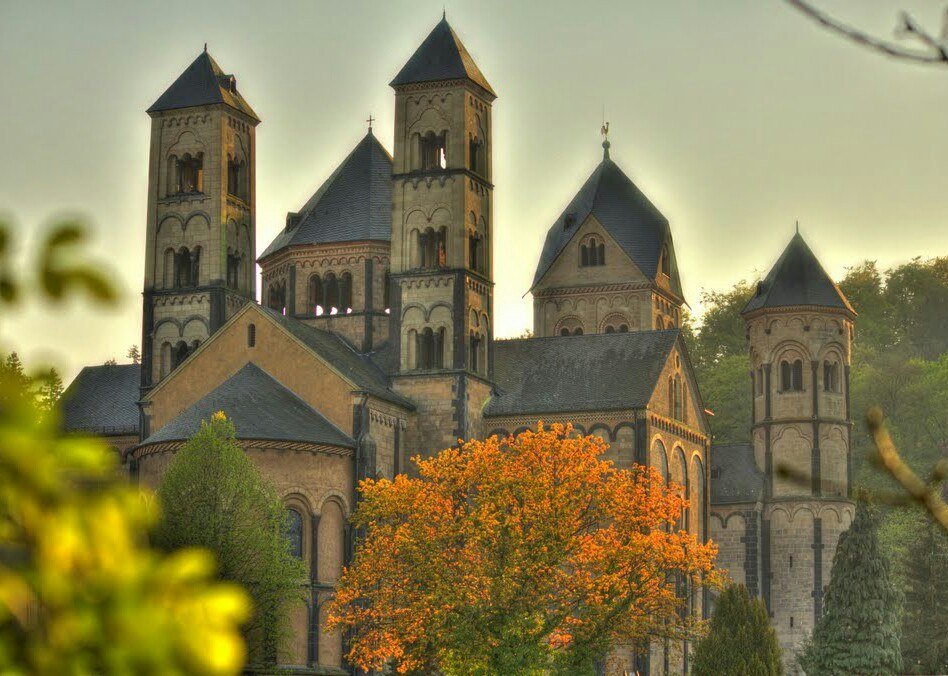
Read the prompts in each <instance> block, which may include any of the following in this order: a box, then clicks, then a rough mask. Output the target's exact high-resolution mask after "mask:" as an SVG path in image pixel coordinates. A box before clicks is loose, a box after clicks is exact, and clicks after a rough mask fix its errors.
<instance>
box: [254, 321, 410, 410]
mask: <svg viewBox="0 0 948 676" xmlns="http://www.w3.org/2000/svg"><path fill="white" fill-rule="evenodd" d="M260 309H261V310H262V311H263V312H266V313H268V314H269V315H270V316H271V317H273V318H274V319H275V320H276V322H277V323H278V324H280V325H281V326H283V327H284V328H285V329H286V330H287V331H289V332H290V333H291V334H293V335H294V336H295V337H296V338H297V339H298V340H299V341H300V342H302V343H303V344H304V345H306V346H307V347H308V348H310V349H311V350H312V351H313V352H315V353H316V354H318V355H319V356H320V357H321V358H322V359H324V360H325V361H326V362H328V363H329V364H331V365H332V366H333V368H335V369H336V370H337V371H339V372H340V373H342V374H343V375H344V376H346V377H347V378H349V379H350V380H351V381H352V382H354V383H355V384H356V386H357V387H358V388H360V389H361V390H363V391H365V392H367V393H369V394H371V395H373V396H376V397H378V398H379V399H384V400H385V401H390V402H392V403H394V404H398V405H399V406H402V407H404V408H407V409H409V410H414V408H415V407H414V405H413V404H412V403H411V402H410V401H409V400H408V399H405V398H404V397H402V396H401V395H399V394H396V393H395V392H393V391H392V390H391V389H390V388H389V382H388V377H387V376H386V375H385V373H384V372H383V371H382V369H380V368H379V367H378V366H376V365H375V364H374V363H373V362H372V361H371V360H370V359H369V358H368V357H366V356H364V355H361V354H359V353H358V352H356V351H355V350H354V349H353V348H352V346H351V345H349V343H347V342H346V341H345V340H343V339H342V338H340V337H339V336H337V335H335V334H333V333H330V332H328V331H323V330H321V329H317V328H313V327H312V326H309V325H308V324H304V323H303V322H301V321H299V320H298V319H293V318H292V317H286V316H284V315H282V314H280V313H278V312H275V311H274V310H271V309H270V308H265V307H261V308H260Z"/></svg>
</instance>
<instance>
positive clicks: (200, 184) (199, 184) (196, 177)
mask: <svg viewBox="0 0 948 676" xmlns="http://www.w3.org/2000/svg"><path fill="white" fill-rule="evenodd" d="M177 192H179V193H196V192H204V153H198V154H197V155H196V156H194V157H191V154H190V153H185V154H184V156H183V157H182V158H181V159H180V160H178V190H177Z"/></svg>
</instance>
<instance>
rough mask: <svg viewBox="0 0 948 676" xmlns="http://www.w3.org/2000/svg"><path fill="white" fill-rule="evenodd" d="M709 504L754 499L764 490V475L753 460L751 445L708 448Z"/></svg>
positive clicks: (757, 498)
mask: <svg viewBox="0 0 948 676" xmlns="http://www.w3.org/2000/svg"><path fill="white" fill-rule="evenodd" d="M709 455H710V467H711V504H712V505H727V504H732V503H738V502H756V501H757V500H759V499H760V496H761V493H762V491H763V489H764V474H763V472H761V471H760V470H759V469H758V468H757V463H756V462H755V461H754V447H753V446H752V445H751V444H726V445H720V446H719V445H714V446H712V447H711V453H710V454H709Z"/></svg>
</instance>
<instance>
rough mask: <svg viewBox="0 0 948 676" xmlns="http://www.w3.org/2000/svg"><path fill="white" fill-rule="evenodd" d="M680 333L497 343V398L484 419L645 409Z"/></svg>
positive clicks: (673, 330) (648, 332)
mask: <svg viewBox="0 0 948 676" xmlns="http://www.w3.org/2000/svg"><path fill="white" fill-rule="evenodd" d="M679 335H680V332H679V330H678V329H671V330H666V331H633V332H631V333H605V334H590V335H582V336H555V337H550V338H527V339H520V340H498V341H496V342H495V343H494V380H495V382H496V383H497V390H498V394H496V395H495V396H494V397H492V398H491V399H490V401H489V402H488V404H487V407H486V409H485V411H484V415H486V416H501V415H526V414H542V413H558V412H564V411H603V410H615V409H623V408H642V407H644V406H645V405H646V404H648V401H649V399H650V398H651V396H652V393H653V392H654V391H655V385H656V384H657V382H658V377H659V375H660V374H661V371H662V367H663V366H664V364H665V361H666V360H667V359H668V355H669V353H670V352H671V349H672V347H673V346H674V345H675V342H676V341H677V340H678V337H679Z"/></svg>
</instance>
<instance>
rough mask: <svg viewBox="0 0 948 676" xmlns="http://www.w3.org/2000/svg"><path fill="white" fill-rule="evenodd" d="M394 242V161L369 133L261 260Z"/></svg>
mask: <svg viewBox="0 0 948 676" xmlns="http://www.w3.org/2000/svg"><path fill="white" fill-rule="evenodd" d="M391 238H392V156H391V155H389V154H388V151H387V150H386V149H385V148H384V147H383V146H382V144H381V143H379V141H378V139H376V138H375V135H374V134H372V132H371V131H369V133H368V134H366V135H365V137H364V138H363V139H362V140H361V141H359V143H358V145H356V147H355V148H354V149H353V150H352V152H350V153H349V155H348V156H347V157H346V159H345V160H343V161H342V164H340V165H339V166H338V167H337V168H336V170H335V171H333V172H332V174H330V176H329V178H327V179H326V180H325V181H324V182H323V184H322V185H321V186H319V189H318V190H317V191H316V192H315V193H313V196H312V197H310V198H309V200H308V201H307V202H306V204H304V205H303V208H302V209H300V211H299V213H298V214H289V215H288V216H287V227H286V228H285V229H284V230H283V231H282V232H280V234H278V235H277V236H276V237H275V238H274V240H273V241H272V242H271V243H270V246H268V247H267V249H266V251H264V252H263V254H261V255H260V259H261V260H263V259H264V258H266V257H267V256H269V255H271V254H274V253H276V252H277V251H280V250H282V249H284V248H286V247H289V246H294V245H299V244H324V243H327V242H352V241H358V240H383V241H386V242H388V241H390V240H391Z"/></svg>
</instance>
